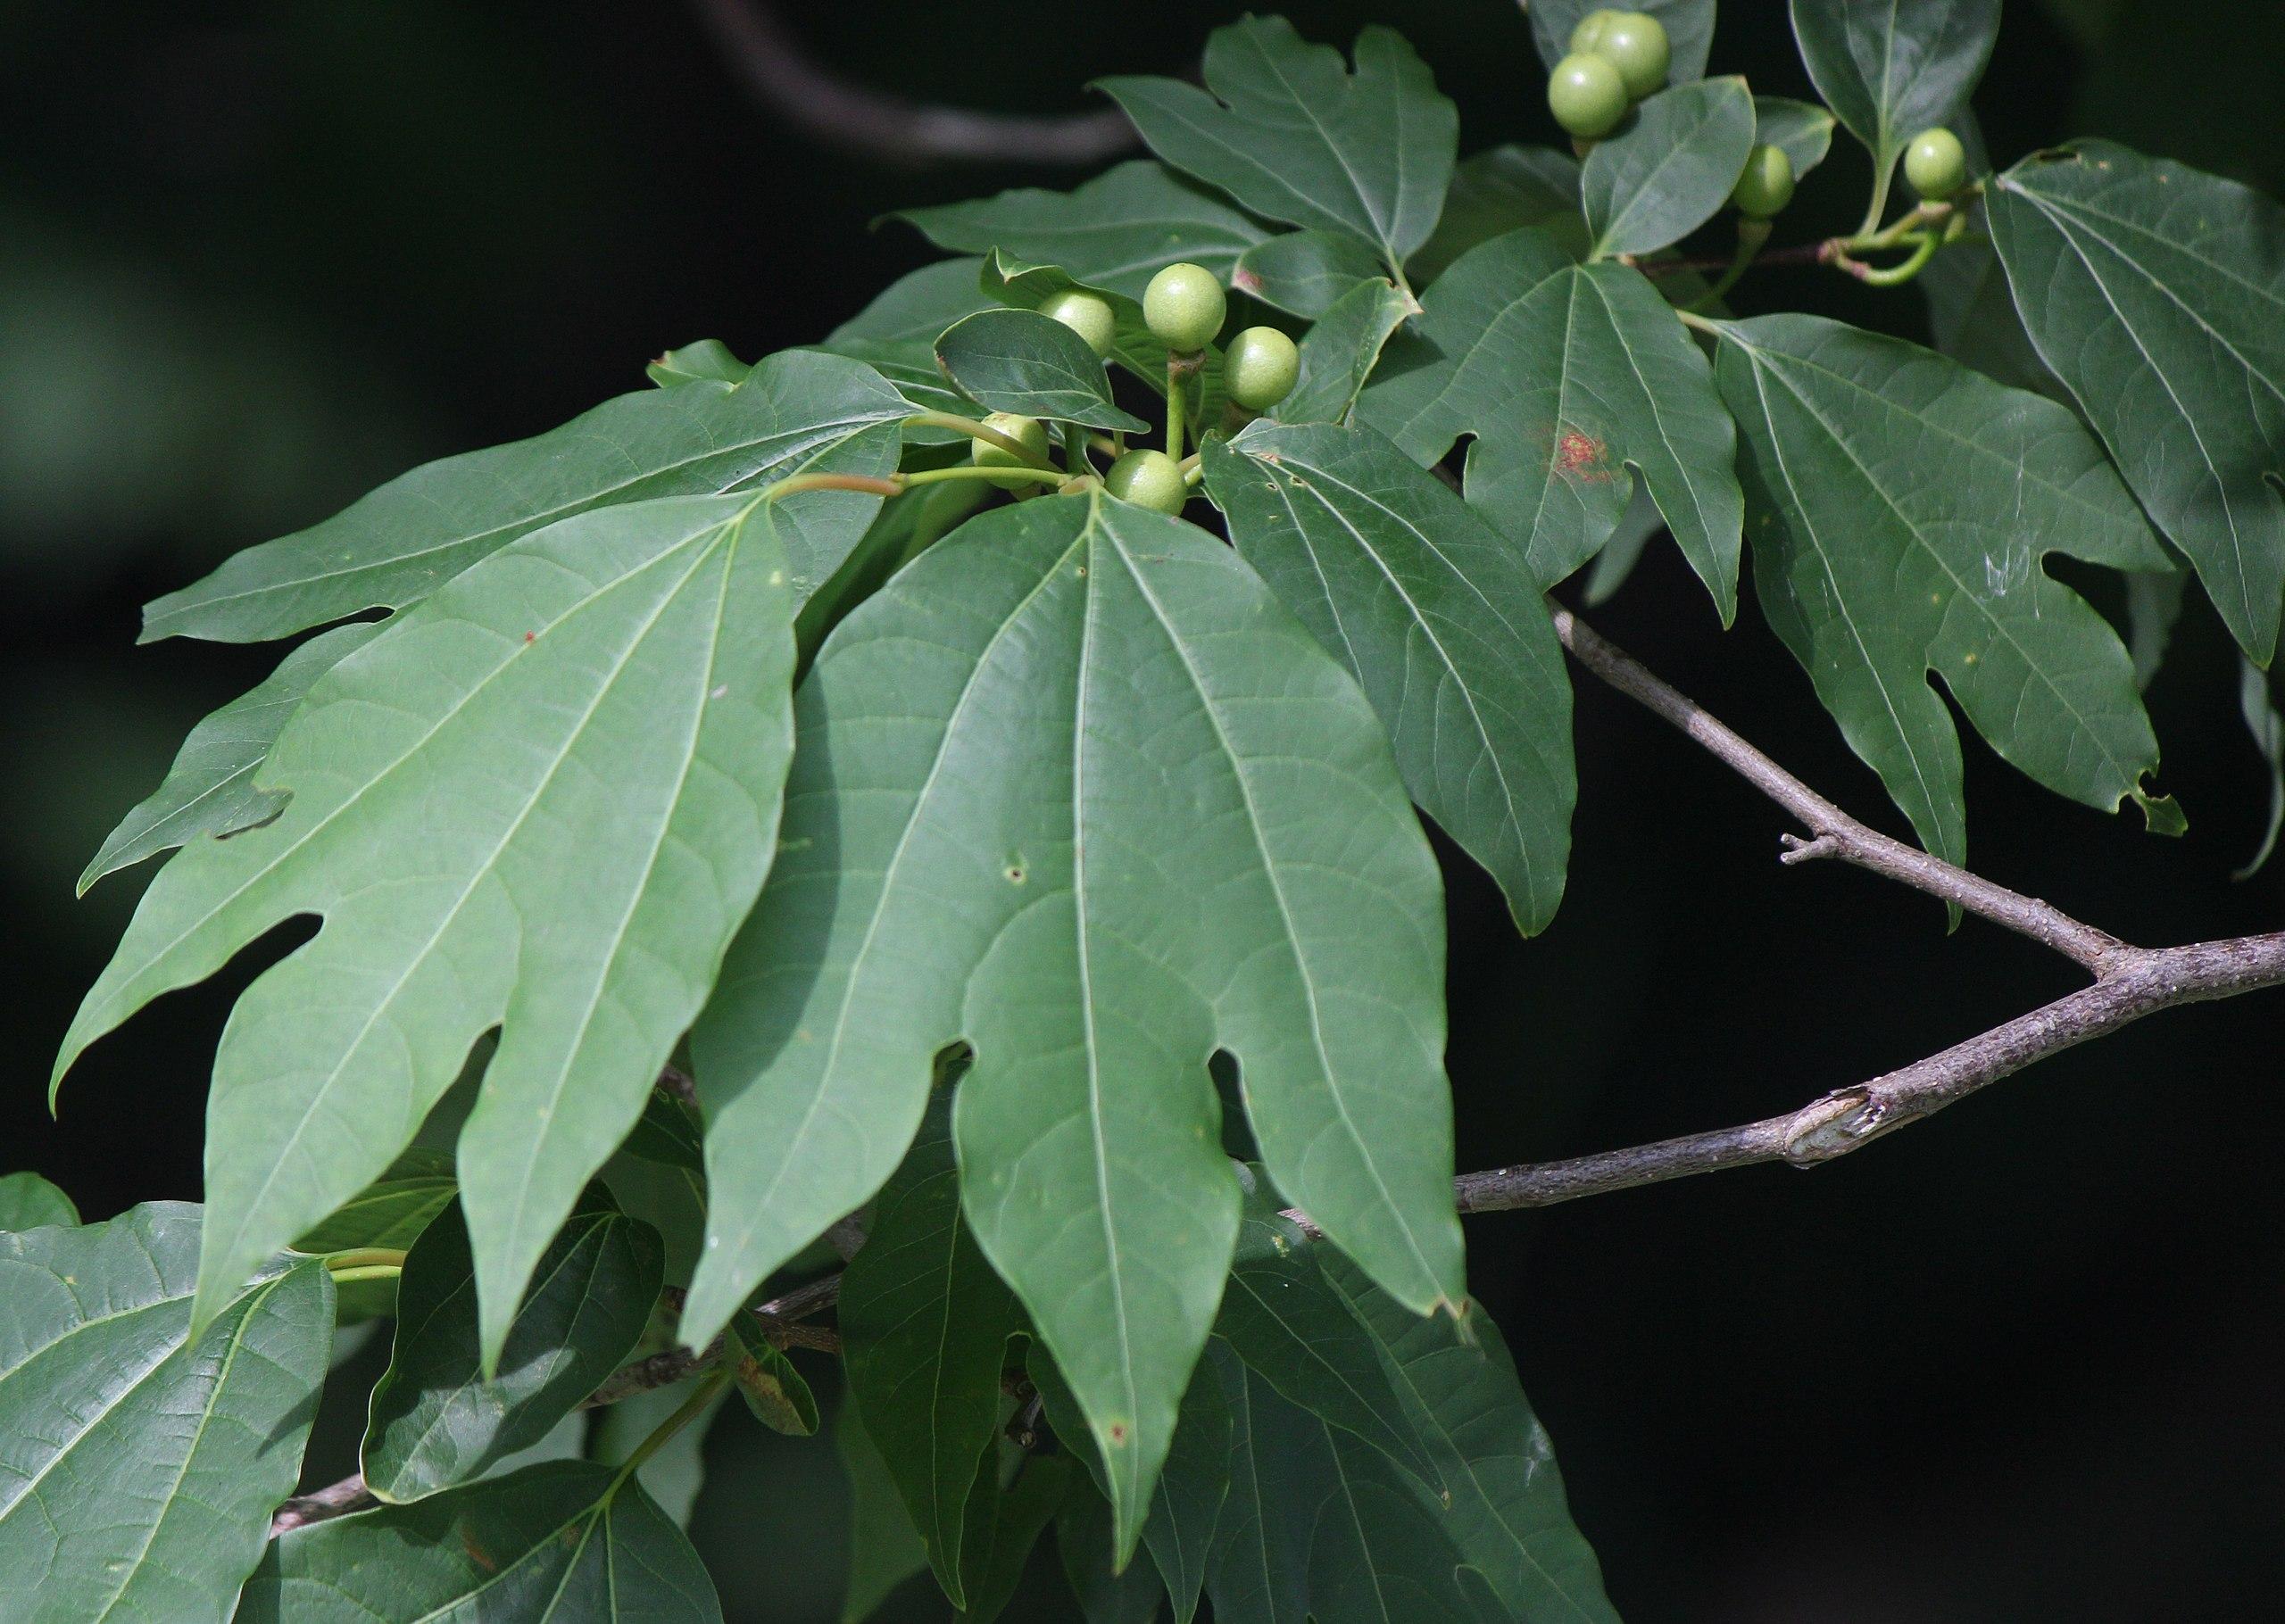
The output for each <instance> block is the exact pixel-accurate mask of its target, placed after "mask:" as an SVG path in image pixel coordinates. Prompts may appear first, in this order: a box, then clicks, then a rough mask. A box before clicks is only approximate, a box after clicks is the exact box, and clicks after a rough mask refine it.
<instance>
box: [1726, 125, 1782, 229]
mask: <svg viewBox="0 0 2285 1624" xmlns="http://www.w3.org/2000/svg"><path fill="white" fill-rule="evenodd" d="M1730 201H1731V202H1732V203H1735V204H1737V206H1738V212H1739V213H1741V214H1742V215H1744V216H1745V217H1746V218H1747V219H1748V220H1767V219H1769V218H1770V216H1772V215H1774V214H1775V213H1777V212H1778V211H1781V210H1782V209H1783V208H1784V207H1785V205H1786V204H1787V203H1791V202H1792V201H1793V161H1792V160H1791V158H1788V157H1787V156H1786V155H1785V149H1784V148H1783V147H1782V146H1771V145H1767V144H1766V143H1765V144H1764V145H1760V146H1757V147H1755V148H1754V149H1753V151H1752V152H1750V153H1747V154H1746V172H1745V173H1744V174H1742V175H1741V176H1739V177H1738V184H1737V185H1736V186H1734V187H1733V188H1732V190H1731V192H1730Z"/></svg>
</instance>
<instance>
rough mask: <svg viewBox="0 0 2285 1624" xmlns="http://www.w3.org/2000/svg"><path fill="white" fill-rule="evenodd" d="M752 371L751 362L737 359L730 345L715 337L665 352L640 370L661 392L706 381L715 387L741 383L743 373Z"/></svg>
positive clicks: (742, 381) (744, 376)
mask: <svg viewBox="0 0 2285 1624" xmlns="http://www.w3.org/2000/svg"><path fill="white" fill-rule="evenodd" d="M752 370H753V363H752V361H744V360H739V359H738V358H737V357H736V356H735V355H733V354H731V353H730V346H729V345H727V344H724V343H723V342H722V341H721V340H720V339H719V338H702V339H700V340H699V341H698V342H697V343H696V344H685V345H683V346H682V348H680V349H679V350H669V351H668V352H666V353H665V354H664V355H661V357H659V359H658V360H654V361H652V362H651V363H649V364H648V365H647V366H645V367H644V369H643V371H644V376H645V377H649V378H650V380H651V381H652V383H654V384H656V385H659V387H660V388H661V389H671V388H674V387H675V386H677V385H681V384H695V383H702V382H704V381H706V380H708V379H712V380H713V381H714V382H716V383H718V384H743V383H744V382H745V381H746V374H748V373H749V372H752Z"/></svg>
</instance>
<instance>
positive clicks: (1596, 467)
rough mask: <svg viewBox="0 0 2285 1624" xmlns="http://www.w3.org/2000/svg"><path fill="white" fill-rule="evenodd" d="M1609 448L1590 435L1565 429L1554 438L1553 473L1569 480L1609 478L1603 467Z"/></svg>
mask: <svg viewBox="0 0 2285 1624" xmlns="http://www.w3.org/2000/svg"><path fill="white" fill-rule="evenodd" d="M1609 455H1610V447H1609V446H1608V444H1606V443H1604V442H1602V441H1600V440H1598V439H1596V438H1595V437H1594V435H1588V434H1582V433H1580V432H1579V431H1578V430H1577V429H1575V428H1566V429H1565V430H1564V431H1563V432H1562V433H1561V434H1559V435H1556V437H1555V471H1556V472H1557V473H1558V474H1560V475H1563V476H1565V477H1566V478H1570V479H1581V480H1591V481H1600V480H1605V479H1608V478H1609V477H1610V470H1609V469H1608V468H1606V467H1605V466H1604V462H1605V460H1606V459H1607V458H1608V457H1609Z"/></svg>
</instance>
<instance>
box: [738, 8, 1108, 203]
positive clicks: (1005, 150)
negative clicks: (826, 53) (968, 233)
mask: <svg viewBox="0 0 2285 1624" xmlns="http://www.w3.org/2000/svg"><path fill="white" fill-rule="evenodd" d="M695 3H696V4H697V7H698V15H699V18H700V20H701V21H703V22H704V23H705V25H706V27H707V29H708V31H709V32H710V33H711V34H712V35H713V37H714V40H715V43H716V44H717V45H718V46H720V47H721V50H722V52H723V54H724V55H726V56H727V58H728V59H729V61H730V63H731V65H732V66H733V67H735V69H736V70H738V73H739V76H740V77H741V78H742V79H744V81H745V85H746V87H747V88H748V89H749V90H751V91H752V93H753V95H754V96H755V98H756V99H757V100H759V101H760V103H761V104H763V105H764V106H766V107H768V108H769V110H770V111H771V112H775V113H776V114H777V116H778V117H780V118H782V119H784V120H785V121H786V122H787V123H789V124H793V125H795V126H797V127H798V128H802V129H803V130H806V131H807V132H808V133H809V134H810V135H811V136H814V137H817V138H818V140H820V141H824V142H827V143H829V144H830V145H835V146H839V147H843V148H845V149H847V150H849V151H851V152H857V153H864V154H865V155H867V156H868V157H872V158H879V159H884V160H885V161H887V162H892V163H902V164H926V163H938V162H948V161H951V162H968V163H1030V164H1055V165H1061V166H1068V167H1070V168H1075V169H1088V168H1092V167H1093V166H1094V165H1096V164H1099V163H1101V162H1105V161H1106V160H1108V159H1111V158H1116V157H1118V155H1119V154H1120V153H1124V152H1126V151H1129V150H1130V149H1132V148H1133V147H1134V145H1136V141H1137V137H1136V136H1135V133H1134V125H1133V124H1131V123H1129V122H1128V121H1127V119H1126V114H1125V113H1123V112H1119V111H1118V109H1117V108H1115V107H1107V108H1102V109H1100V110H1098V111H1095V112H1082V113H1073V114H1070V115H1068V116H1066V117H1060V118H1035V117H1027V116H1025V115H1022V114H1016V113H1000V112H977V111H976V110H975V109H973V108H967V107H938V106H930V105H926V104H922V103H918V102H909V101H906V100H904V99H903V98H902V97H901V96H894V95H888V94H886V93H885V92H883V91H879V90H875V89H872V88H870V87H867V86H864V85H858V84H852V83H851V82H850V81H849V80H847V79H842V78H841V77H839V76H838V75H836V74H835V73H833V72H832V71H830V70H827V68H825V67H824V66H823V65H821V64H820V63H818V62H816V61H814V60H813V59H812V58H811V57H810V55H809V54H808V53H807V52H805V51H804V50H802V46H801V45H800V43H799V42H798V41H797V40H795V38H794V36H793V34H792V33H791V32H790V31H789V30H788V29H786V27H785V24H784V23H782V22H780V21H778V20H777V14H776V13H775V12H772V11H771V10H770V8H769V6H768V5H767V4H762V0H695Z"/></svg>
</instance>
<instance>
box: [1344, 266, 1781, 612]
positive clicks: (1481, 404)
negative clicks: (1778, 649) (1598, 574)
mask: <svg viewBox="0 0 2285 1624" xmlns="http://www.w3.org/2000/svg"><path fill="white" fill-rule="evenodd" d="M1425 302H1426V304H1427V313H1426V315H1425V316H1424V317H1422V318H1421V319H1420V321H1419V322H1418V324H1417V330H1416V331H1414V332H1408V333H1405V334H1403V335H1400V336H1399V337H1398V339H1397V340H1396V341H1395V342H1394V343H1392V344H1391V345H1390V346H1389V352H1388V354H1387V355H1386V356H1385V357H1384V358H1383V361H1382V364H1381V370H1380V374H1379V376H1378V377H1376V378H1375V381H1374V383H1373V385H1372V386H1371V387H1369V388H1367V390H1366V391H1365V395H1364V398H1363V399H1362V400H1361V401H1359V402H1358V407H1357V417H1358V420H1359V422H1361V423H1363V424H1365V425H1366V426H1367V427H1372V428H1377V429H1379V430H1380V431H1381V432H1382V433H1383V434H1384V435H1388V436H1389V438H1390V439H1392V440H1393V441H1395V442H1396V443H1397V444H1398V445H1400V447H1402V448H1403V450H1404V451H1405V452H1406V453H1407V454H1408V456H1410V457H1411V458H1412V459H1413V460H1415V461H1417V462H1422V463H1429V464H1433V463H1435V462H1437V461H1439V460H1442V458H1443V456H1444V454H1445V452H1448V451H1450V449H1451V446H1452V443H1453V442H1454V441H1455V440H1457V439H1458V438H1459V437H1460V436H1461V435H1475V443H1473V444H1472V445H1470V446H1469V447H1468V453H1467V499H1468V501H1469V502H1470V504H1471V505H1473V506H1474V507H1475V509H1476V510H1478V511H1479V512H1481V513H1483V515H1484V517H1486V518H1489V519H1491V522H1492V523H1493V524H1495V525H1497V526H1499V527H1500V529H1501V530H1503V531H1504V532H1506V533H1507V534H1508V535H1509V536H1510V537H1512V538H1513V539H1514V540H1515V541H1516V543H1518V544H1519V545H1521V546H1522V547H1523V549H1524V550H1525V557H1526V559H1528V561H1529V563H1530V565H1531V568H1532V573H1533V575H1534V576H1537V577H1538V578H1539V581H1540V583H1541V584H1542V585H1548V586H1551V585H1553V584H1555V583H1556V582H1558V581H1559V580H1561V579H1563V578H1564V577H1565V576H1567V575H1569V574H1570V573H1571V572H1572V571H1573V570H1575V569H1577V568H1579V567H1580V566H1581V565H1582V564H1583V563H1585V562H1586V561H1587V560H1588V559H1591V558H1592V557H1593V556H1594V555H1595V553H1596V551H1598V550H1599V549H1600V548H1601V546H1602V545H1603V543H1605V542H1606V541H1608V539H1609V537H1610V534H1611V533H1612V531H1613V530H1614V529H1615V528H1616V526H1617V525H1618V522H1619V519H1620V518H1621V517H1622V516H1623V515H1624V513H1625V511H1626V505H1627V496H1628V493H1629V491H1630V490H1631V489H1632V488H1633V484H1634V481H1633V478H1631V477H1630V476H1629V474H1628V469H1629V468H1633V470H1634V472H1635V473H1637V474H1639V475H1640V476H1641V479H1642V481H1643V482H1644V483H1645V484H1647V485H1649V490H1650V494H1651V495H1652V497H1654V498H1655V499H1656V500H1657V501H1658V509H1659V511H1660V512H1662V513H1664V514H1665V515H1666V523H1667V524H1668V526H1671V527H1672V529H1673V531H1674V539H1675V541H1676V543H1678V544H1679V545H1680V546H1681V548H1682V550H1683V557H1685V558H1687V559H1689V560H1690V565H1691V568H1692V569H1694V570H1696V571H1697V572H1698V576H1699V579H1700V580H1702V581H1703V582H1705V583H1706V588H1707V591H1708V592H1711V593H1712V594H1713V596H1714V602H1715V606H1716V609H1719V610H1720V611H1721V616H1722V621H1723V624H1724V625H1725V626H1726V625H1728V624H1729V622H1730V619H1731V617H1732V616H1733V615H1734V614H1735V613H1736V612H1737V591H1738V588H1737V574H1738V546H1739V540H1738V538H1739V531H1740V526H1741V525H1742V524H1743V522H1744V500H1743V498H1742V497H1741V495H1740V494H1739V493H1738V482H1737V476H1736V475H1735V474H1734V473H1733V472H1732V460H1733V459H1734V457H1735V452H1736V430H1735V429H1734V428H1732V426H1731V423H1730V414H1729V413H1728V411H1727V410H1724V407H1723V405H1722V402H1721V399H1720V397H1719V396H1718V395H1716V393H1715V390H1714V379H1713V373H1712V371H1711V369H1709V368H1708V365H1707V362H1706V357H1705V356H1704V355H1703V354H1702V353H1701V352H1699V348H1698V346H1697V345H1696V344H1692V343H1691V341H1690V336H1689V335H1688V333H1687V332H1685V331H1684V330H1683V326H1682V324H1681V323H1680V322H1678V321H1676V320H1675V319H1674V312H1673V311H1671V310H1669V309H1667V308H1666V302H1665V301H1664V300H1663V299H1661V298H1660V297H1659V296H1658V293H1657V291H1656V290H1655V289H1653V288H1652V287H1651V286H1650V285H1649V282H1648V281H1646V280H1645V279H1644V278H1643V277H1642V276H1641V273H1640V272H1637V271H1634V270H1631V269H1628V268H1626V267H1625V266H1623V265H1607V264H1597V265H1576V264H1574V263H1573V262H1572V261H1571V259H1570V258H1569V256H1567V255H1566V254H1565V253H1564V252H1563V251H1562V249H1561V248H1560V247H1559V246H1558V245H1557V244H1555V243H1554V242H1553V241H1551V240H1550V238H1548V237H1546V236H1543V235H1541V233H1538V232H1535V231H1516V232H1511V233H1510V234H1509V235H1508V236H1503V237H1499V238H1496V239H1494V240H1493V241H1491V242H1489V243H1486V244H1483V246H1482V247H1481V248H1477V249H1475V250H1474V251H1472V252H1471V253H1467V255H1465V256H1464V257H1463V258H1462V259H1461V260H1460V261H1459V262H1458V264H1456V265H1454V266H1453V267H1452V268H1451V269H1450V270H1448V271H1446V272H1445V273H1444V275H1443V276H1442V278H1439V279H1438V281H1437V283H1436V285H1435V286H1433V287H1432V288H1430V289H1429V290H1428V296H1427V299H1426V301H1425Z"/></svg>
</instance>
